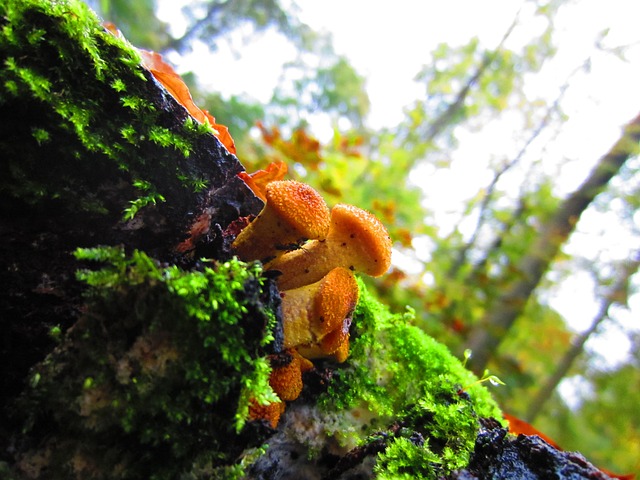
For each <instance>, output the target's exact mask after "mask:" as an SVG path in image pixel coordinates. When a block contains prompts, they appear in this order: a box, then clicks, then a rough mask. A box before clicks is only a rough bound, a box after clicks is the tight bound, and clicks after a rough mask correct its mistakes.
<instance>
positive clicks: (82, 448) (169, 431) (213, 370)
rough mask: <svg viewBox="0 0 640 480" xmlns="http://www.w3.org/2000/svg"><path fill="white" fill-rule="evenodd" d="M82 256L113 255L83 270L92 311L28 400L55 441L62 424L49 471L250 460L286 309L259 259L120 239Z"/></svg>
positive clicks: (271, 397)
mask: <svg viewBox="0 0 640 480" xmlns="http://www.w3.org/2000/svg"><path fill="white" fill-rule="evenodd" d="M76 256H77V257H78V259H80V260H83V261H87V260H89V261H94V262H96V261H97V262H102V263H104V264H105V265H104V267H103V268H101V269H99V270H83V271H81V272H79V274H78V277H79V278H80V279H81V280H82V281H84V282H86V283H87V284H88V285H89V286H90V290H89V292H88V301H87V306H86V311H85V313H84V315H83V319H82V320H81V321H80V322H79V324H78V325H77V326H76V327H75V328H74V330H73V331H72V332H70V334H69V335H68V337H67V338H66V339H65V340H64V341H63V342H62V343H61V345H60V346H59V347H58V349H57V351H56V352H54V354H52V355H51V356H50V357H49V358H48V360H47V361H46V362H45V363H44V364H42V365H41V366H40V367H39V368H38V370H37V371H34V373H33V377H32V382H31V385H32V389H31V390H30V391H29V392H28V394H27V395H26V397H25V399H23V400H22V402H27V404H29V402H30V403H31V407H30V408H25V409H23V410H24V411H27V412H30V413H31V415H33V417H32V418H30V419H29V420H28V421H27V422H26V424H27V425H29V427H28V428H27V429H26V430H27V432H28V433H29V434H30V435H33V436H34V437H35V438H38V439H41V438H42V439H43V441H44V442H45V443H46V441H47V439H48V437H47V427H46V426H47V425H51V423H54V424H55V425H56V427H55V429H54V430H55V431H57V432H59V433H58V437H57V438H56V439H55V440H51V441H55V444H56V445H57V447H56V448H57V451H56V458H55V460H51V462H50V463H48V464H47V465H46V467H47V468H48V469H49V470H48V471H49V472H51V473H52V474H53V477H54V478H63V477H64V475H65V474H69V477H68V478H71V476H72V475H71V474H70V473H71V472H70V471H69V469H70V468H71V467H70V465H73V464H78V463H79V462H86V463H88V464H95V466H96V472H112V471H113V470H114V465H116V467H118V468H116V470H117V472H118V473H113V474H112V475H113V476H111V477H110V478H177V477H178V476H179V475H180V474H185V473H187V472H190V471H192V470H193V469H199V468H201V467H198V466H203V465H204V466H207V468H209V469H210V470H211V469H214V470H215V469H222V470H220V471H226V470H227V469H230V470H229V472H231V471H232V470H233V471H238V472H239V471H240V470H238V469H239V468H240V467H239V466H238V465H235V464H236V457H237V456H238V455H239V453H240V452H242V451H243V450H244V449H246V448H247V446H250V445H249V444H248V443H247V439H246V438H243V437H242V428H243V426H244V424H245V422H246V420H247V417H248V405H249V400H250V399H251V398H256V399H258V400H259V401H262V402H269V401H275V400H276V396H275V394H274V392H273V391H272V389H271V387H270V386H269V383H268V379H269V373H270V367H269V363H268V361H267V360H266V358H265V347H266V346H267V345H268V344H269V343H270V342H272V341H273V336H272V333H271V331H272V329H273V327H274V321H275V320H274V317H273V315H271V314H265V313H264V305H263V304H262V303H261V300H260V298H261V295H262V287H263V280H262V278H261V277H260V273H261V269H260V267H259V265H257V264H251V265H247V264H244V263H242V262H239V261H236V260H233V261H229V262H225V263H221V264H212V263H207V262H205V263H203V264H202V265H201V268H199V269H198V270H193V271H184V270H182V269H180V268H178V267H176V266H165V267H162V266H160V265H158V264H157V263H156V262H155V261H153V260H152V259H150V258H149V257H148V256H147V255H145V254H144V253H142V252H139V251H134V252H132V254H131V255H126V254H125V253H124V251H123V250H122V249H119V248H96V249H86V250H79V251H78V252H77V253H76ZM36 378H37V380H36ZM43 425H44V426H43ZM43 428H44V430H42V429H43ZM74 438H82V439H83V442H82V443H81V444H78V443H77V442H73V441H71V440H72V439H74ZM142 452H144V453H142ZM34 455H35V454H34ZM35 457H38V455H35ZM116 459H117V461H116ZM114 461H115V463H112V462H114ZM202 468H204V467H202ZM119 469H120V470H119ZM236 473H237V472H236ZM85 476H86V477H87V478H93V477H92V476H91V475H89V474H87V475H85ZM100 478H101V477H100Z"/></svg>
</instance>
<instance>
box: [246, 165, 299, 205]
mask: <svg viewBox="0 0 640 480" xmlns="http://www.w3.org/2000/svg"><path fill="white" fill-rule="evenodd" d="M286 174H287V164H286V163H284V162H273V163H270V164H269V165H268V166H267V168H265V169H264V170H257V171H255V172H253V173H247V172H240V173H239V174H238V176H239V177H240V178H241V179H242V180H244V183H246V184H247V186H248V187H249V188H250V189H251V190H253V193H254V194H255V196H256V197H258V198H259V199H261V200H262V201H263V202H265V203H266V201H267V197H266V188H267V184H268V183H269V182H273V181H274V180H282V179H283V178H284V176H285V175H286Z"/></svg>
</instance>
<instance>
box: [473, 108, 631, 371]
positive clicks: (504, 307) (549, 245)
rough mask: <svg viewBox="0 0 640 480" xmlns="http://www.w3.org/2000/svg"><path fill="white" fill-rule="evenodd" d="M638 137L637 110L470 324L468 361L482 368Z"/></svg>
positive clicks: (543, 227) (541, 229) (629, 152)
mask: <svg viewBox="0 0 640 480" xmlns="http://www.w3.org/2000/svg"><path fill="white" fill-rule="evenodd" d="M638 142H640V115H638V116H637V117H635V118H634V119H633V120H632V121H631V122H629V123H628V124H627V125H626V126H625V128H624V131H623V134H622V136H621V137H620V139H619V140H618V141H617V142H616V143H615V145H614V146H613V147H612V148H611V149H610V150H609V152H608V153H607V154H606V155H604V156H603V157H602V158H601V159H600V160H599V162H598V163H597V165H596V167H595V168H594V169H593V170H592V171H591V173H590V175H589V176H588V177H587V179H586V180H585V181H584V182H583V183H582V184H581V185H580V186H579V187H578V189H577V190H575V191H574V192H573V193H572V194H571V195H569V197H567V198H566V199H565V200H564V201H563V202H562V204H561V205H560V206H559V208H558V210H557V211H556V213H555V214H554V215H553V216H552V217H551V218H550V219H549V221H548V222H547V223H546V224H545V225H542V226H541V228H540V231H541V233H540V236H539V237H538V238H537V239H536V241H535V242H534V243H533V245H532V247H531V250H530V252H529V253H528V254H527V255H525V256H524V257H523V258H522V260H520V262H519V263H518V265H516V266H515V267H516V270H517V271H518V272H519V273H520V278H519V279H518V280H516V281H515V282H514V283H513V285H512V286H511V287H509V288H508V289H507V290H506V291H505V292H504V293H503V294H502V295H501V296H500V297H499V298H498V300H497V301H496V302H495V304H494V305H493V306H492V307H491V309H490V310H489V311H488V312H487V313H486V314H485V315H484V318H483V319H482V320H481V321H480V322H479V323H478V324H477V325H476V326H474V328H473V329H472V330H471V332H470V334H469V338H468V340H467V342H466V344H465V346H464V348H465V349H470V350H471V351H472V352H473V356H472V357H471V359H470V361H469V363H468V365H469V366H470V368H472V369H473V371H475V372H476V373H477V372H482V371H483V370H484V369H485V368H486V366H487V363H488V362H489V359H490V358H491V357H492V355H493V354H494V352H495V351H496V350H497V348H498V347H499V346H500V343H501V342H502V340H503V339H504V338H505V336H506V334H507V332H508V331H509V329H510V328H511V327H512V326H513V324H514V323H515V321H516V320H517V318H518V316H519V315H520V314H521V313H522V312H523V310H524V308H525V306H526V303H527V301H528V300H529V297H530V296H531V294H532V293H533V291H534V290H535V288H536V287H537V286H538V283H539V282H540V280H541V278H542V276H543V275H544V273H545V272H546V271H547V270H548V268H549V265H550V264H551V262H552V261H553V259H554V258H555V256H556V255H557V253H558V251H559V250H560V247H561V246H562V245H563V244H564V243H565V241H566V240H567V238H568V237H569V235H570V234H571V232H572V231H573V229H574V228H575V225H576V224H577V222H578V220H579V218H580V215H581V214H582V212H584V211H585V210H586V208H587V207H588V206H589V205H590V204H591V202H592V201H593V199H594V198H595V197H596V196H597V195H598V194H599V193H600V192H602V191H603V190H604V189H605V188H606V186H607V184H608V183H609V181H610V180H611V178H613V177H614V176H615V175H616V174H617V173H618V171H619V170H620V168H621V167H622V165H624V163H625V161H626V160H627V159H628V158H629V157H630V156H632V155H633V154H635V153H637V149H638Z"/></svg>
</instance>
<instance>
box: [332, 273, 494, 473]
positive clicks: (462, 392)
mask: <svg viewBox="0 0 640 480" xmlns="http://www.w3.org/2000/svg"><path fill="white" fill-rule="evenodd" d="M360 286H361V300H360V303H359V305H358V307H357V309H356V312H355V315H354V319H353V324H354V327H353V335H352V346H351V354H350V357H349V360H348V364H347V366H346V367H345V368H343V369H339V370H338V371H337V372H336V373H335V375H334V380H335V381H333V382H332V383H331V386H330V388H329V391H328V393H327V394H326V395H325V396H323V397H322V398H321V399H320V402H321V404H322V406H323V409H325V410H326V411H334V412H335V411H340V410H343V411H349V410H351V411H357V412H359V413H358V417H359V418H370V421H368V422H367V423H366V424H365V425H364V426H363V428H362V429H361V430H359V431H353V430H352V431H351V433H348V431H346V430H345V429H344V428H342V427H343V426H342V425H340V424H339V423H338V427H335V428H334V430H335V432H336V434H338V433H342V435H344V434H345V432H346V433H347V435H351V436H353V437H356V438H362V436H363V435H364V440H358V441H359V442H364V443H368V442H372V441H376V440H377V439H379V438H380V434H383V435H384V436H385V438H387V439H388V443H387V448H386V450H385V451H384V452H383V453H381V454H380V455H379V458H378V462H377V465H376V468H375V471H376V473H377V474H378V475H379V477H380V478H436V477H437V476H438V475H443V474H446V473H447V472H450V471H452V470H454V469H456V468H461V467H464V466H465V465H466V464H467V463H468V461H469V458H470V454H471V452H472V451H473V448H474V444H475V439H476V435H477V432H478V428H479V424H478V418H479V417H494V418H501V412H500V410H499V408H498V406H497V404H496V403H495V401H494V400H493V399H492V397H491V394H490V393H489V391H488V390H487V389H486V388H485V387H484V386H482V385H481V384H479V383H478V382H477V380H478V379H477V377H475V375H473V374H472V373H471V372H469V371H468V370H466V369H465V368H464V366H463V365H462V363H461V362H460V361H459V360H458V359H457V358H455V357H454V356H453V355H452V354H451V353H450V352H449V350H448V349H447V348H446V347H445V346H444V345H442V344H440V343H438V342H436V341H435V340H434V339H432V338H431V337H429V336H427V335H426V334H425V333H424V332H423V331H422V330H420V329H419V328H417V327H416V326H414V325H412V321H413V319H414V316H413V313H412V312H407V313H406V314H404V315H399V314H395V315H394V314H391V313H390V312H389V310H388V308H387V307H386V306H384V305H381V304H380V303H379V302H377V301H376V300H375V299H374V298H373V297H372V296H371V295H370V294H369V293H368V292H367V290H366V289H365V287H364V285H363V284H362V282H361V285H360ZM343 441H345V442H348V441H349V440H348V438H343Z"/></svg>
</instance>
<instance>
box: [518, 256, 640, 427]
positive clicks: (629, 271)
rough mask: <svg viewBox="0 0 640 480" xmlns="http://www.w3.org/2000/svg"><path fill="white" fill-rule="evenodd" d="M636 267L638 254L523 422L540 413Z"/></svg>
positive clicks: (606, 316) (538, 396)
mask: <svg viewBox="0 0 640 480" xmlns="http://www.w3.org/2000/svg"><path fill="white" fill-rule="evenodd" d="M638 267H640V254H637V255H636V259H635V260H633V261H631V262H629V263H627V264H625V265H624V267H623V269H622V270H623V272H622V274H621V275H620V276H619V277H618V280H617V281H616V283H615V284H614V286H613V287H612V288H611V290H610V291H609V293H608V294H607V296H606V297H605V298H604V300H603V301H602V303H601V304H600V309H599V310H598V313H597V314H596V316H595V317H594V319H593V322H592V323H591V325H590V326H589V328H587V329H586V330H585V331H584V332H582V333H581V334H580V335H578V336H577V337H576V338H575V339H574V341H573V342H572V344H571V347H570V348H569V350H567V351H566V352H565V354H564V356H563V357H562V359H561V360H560V362H558V364H557V366H556V369H555V371H554V372H553V374H552V375H551V376H550V377H549V378H548V379H547V381H546V382H545V383H544V385H543V386H542V387H540V389H539V390H538V393H537V394H536V395H535V397H534V398H533V401H532V402H531V403H530V404H529V408H528V410H527V413H526V415H525V417H524V420H525V421H527V422H529V423H531V422H533V421H534V420H535V418H536V417H537V416H538V414H539V413H540V412H541V411H542V407H543V406H544V404H545V403H546V402H547V400H548V399H549V397H551V394H552V393H553V391H554V390H555V389H556V388H557V387H558V384H559V383H560V381H561V380H562V379H563V378H564V377H565V376H566V375H567V373H568V372H569V370H570V369H571V367H572V366H573V363H574V362H575V360H576V359H577V358H578V357H579V356H580V354H581V353H582V352H583V351H584V346H585V344H586V343H587V341H588V340H589V338H590V337H591V335H593V334H594V333H595V332H596V330H597V329H598V327H600V325H601V324H602V323H603V322H604V321H605V320H607V319H608V318H609V308H611V305H613V304H614V303H616V302H618V301H619V300H620V294H621V293H622V292H626V290H627V286H628V283H629V279H630V278H631V276H633V274H634V273H636V272H637V271H638Z"/></svg>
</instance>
